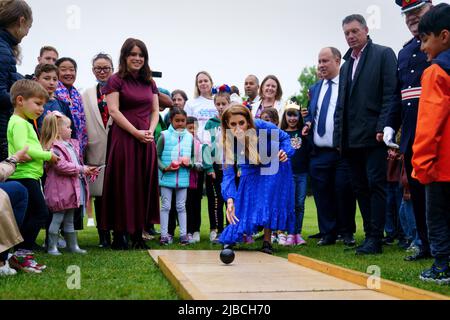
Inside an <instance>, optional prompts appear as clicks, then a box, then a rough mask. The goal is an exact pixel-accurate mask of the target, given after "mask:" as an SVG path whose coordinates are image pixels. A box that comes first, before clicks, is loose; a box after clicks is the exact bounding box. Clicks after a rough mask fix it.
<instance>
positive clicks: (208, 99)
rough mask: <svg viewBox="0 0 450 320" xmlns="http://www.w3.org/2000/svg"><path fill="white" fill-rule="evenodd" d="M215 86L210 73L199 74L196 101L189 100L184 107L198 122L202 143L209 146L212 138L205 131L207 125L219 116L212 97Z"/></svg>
mask: <svg viewBox="0 0 450 320" xmlns="http://www.w3.org/2000/svg"><path fill="white" fill-rule="evenodd" d="M213 85H214V83H213V80H212V77H211V75H210V74H209V73H208V72H206V71H201V72H199V73H198V74H197V75H196V76H195V91H194V99H192V100H189V101H188V102H187V103H186V105H185V107H184V110H185V111H186V113H187V115H188V116H189V117H194V118H196V119H197V120H198V137H199V138H200V141H201V142H202V143H204V144H208V145H209V144H210V143H211V138H210V136H209V133H208V132H206V131H205V125H206V123H207V122H208V121H209V119H212V118H214V117H217V115H218V113H217V109H216V106H215V105H214V100H213V95H212V87H213Z"/></svg>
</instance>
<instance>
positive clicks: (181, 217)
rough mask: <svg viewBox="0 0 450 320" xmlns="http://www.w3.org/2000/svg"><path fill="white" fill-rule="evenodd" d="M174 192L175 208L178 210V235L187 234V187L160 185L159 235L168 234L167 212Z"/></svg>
mask: <svg viewBox="0 0 450 320" xmlns="http://www.w3.org/2000/svg"><path fill="white" fill-rule="evenodd" d="M173 193H175V194H176V208H177V212H178V223H179V224H180V236H181V237H183V236H186V235H187V225H186V196H187V188H185V189H172V188H166V187H161V212H160V218H161V237H167V236H168V235H169V230H168V228H169V212H170V209H171V205H172V194H173ZM172 236H173V235H172Z"/></svg>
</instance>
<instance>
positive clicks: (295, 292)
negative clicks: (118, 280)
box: [149, 250, 397, 300]
mask: <svg viewBox="0 0 450 320" xmlns="http://www.w3.org/2000/svg"><path fill="white" fill-rule="evenodd" d="M149 253H150V255H151V257H152V258H153V260H154V261H155V262H156V263H157V264H158V265H159V267H160V268H161V270H162V272H163V273H164V274H165V276H166V277H167V278H168V279H169V281H170V282H171V283H172V285H173V286H174V287H175V288H176V290H177V292H178V293H179V295H180V296H181V298H183V299H192V300H329V299H331V300H336V299H338V300H393V299H397V298H395V297H393V296H390V295H387V294H384V293H380V292H376V291H373V290H369V289H368V288H367V287H364V286H362V285H358V284H354V283H352V282H350V281H345V280H342V279H339V278H336V277H334V276H331V275H328V274H325V273H323V272H320V271H315V270H313V269H311V268H308V267H304V266H300V265H298V264H296V263H292V262H289V261H288V260H286V259H283V258H278V257H274V256H269V255H266V254H263V253H260V252H245V251H236V259H235V261H234V263H233V264H231V265H228V266H227V265H224V264H223V263H222V262H221V261H220V259H219V255H220V252H219V251H189V250H186V251H158V250H151V251H149Z"/></svg>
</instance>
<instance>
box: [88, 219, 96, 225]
mask: <svg viewBox="0 0 450 320" xmlns="http://www.w3.org/2000/svg"><path fill="white" fill-rule="evenodd" d="M87 226H88V227H95V221H94V218H89V219H88V221H87Z"/></svg>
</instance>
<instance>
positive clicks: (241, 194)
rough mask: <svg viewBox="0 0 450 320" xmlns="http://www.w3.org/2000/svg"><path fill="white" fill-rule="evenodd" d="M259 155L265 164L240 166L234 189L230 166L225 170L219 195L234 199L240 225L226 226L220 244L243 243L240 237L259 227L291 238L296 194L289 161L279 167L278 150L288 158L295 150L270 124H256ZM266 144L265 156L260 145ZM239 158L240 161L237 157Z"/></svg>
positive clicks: (288, 140)
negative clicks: (239, 173)
mask: <svg viewBox="0 0 450 320" xmlns="http://www.w3.org/2000/svg"><path fill="white" fill-rule="evenodd" d="M255 125H256V132H257V135H258V140H259V141H260V144H259V148H258V150H259V155H260V157H261V159H262V162H263V163H264V164H262V165H258V166H257V165H251V164H248V161H246V163H245V164H242V163H241V162H239V168H240V170H241V177H240V181H239V187H237V188H236V182H235V178H236V174H235V169H234V167H233V166H226V167H224V177H223V182H222V194H223V197H224V199H225V201H226V200H228V199H230V198H231V199H234V205H235V208H236V217H237V218H238V219H239V222H237V224H235V225H229V226H228V227H227V228H226V229H225V230H224V231H223V233H222V234H221V236H220V242H221V243H222V244H235V243H239V242H242V240H243V235H244V234H248V235H251V234H253V233H255V232H256V231H257V230H258V228H259V227H264V228H266V229H271V230H286V231H288V232H289V234H293V232H294V227H295V201H294V198H295V191H294V181H293V175H292V168H291V163H290V161H287V162H285V163H281V162H280V161H279V159H278V152H279V150H283V151H285V152H286V153H287V155H288V157H289V158H291V157H292V156H293V155H294V153H295V150H294V149H293V148H292V147H291V138H290V136H289V135H288V134H287V133H285V132H284V131H282V130H280V129H278V128H277V127H276V126H274V125H273V124H271V123H268V122H265V121H261V120H256V121H255ZM262 141H265V142H267V146H271V148H267V149H270V150H272V152H268V151H267V149H266V148H265V147H264V146H263V145H264V144H261V142H262ZM238 158H239V157H238Z"/></svg>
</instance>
